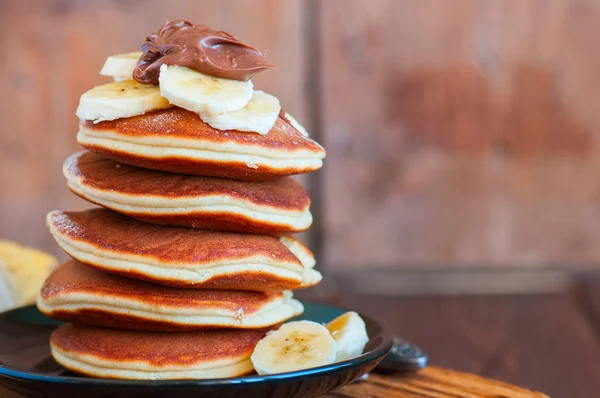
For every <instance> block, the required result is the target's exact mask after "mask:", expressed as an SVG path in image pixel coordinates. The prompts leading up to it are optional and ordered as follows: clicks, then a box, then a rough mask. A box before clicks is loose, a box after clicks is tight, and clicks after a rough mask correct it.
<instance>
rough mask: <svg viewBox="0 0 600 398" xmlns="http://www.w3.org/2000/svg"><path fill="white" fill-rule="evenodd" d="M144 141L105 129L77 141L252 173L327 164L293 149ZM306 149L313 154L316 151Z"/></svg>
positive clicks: (304, 169) (91, 146) (293, 171)
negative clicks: (250, 150)
mask: <svg viewBox="0 0 600 398" xmlns="http://www.w3.org/2000/svg"><path fill="white" fill-rule="evenodd" d="M127 138H129V137H127ZM141 141H142V140H135V139H133V140H125V139H123V137H121V136H119V135H118V134H115V133H111V132H102V133H101V134H100V136H99V135H98V134H97V133H95V132H90V131H89V130H87V131H86V130H79V132H78V133H77V142H79V144H80V145H81V146H83V147H84V148H86V149H89V150H91V151H92V152H94V148H102V149H104V151H105V152H110V153H113V154H115V153H116V154H119V153H123V154H128V155H131V156H134V157H138V158H143V159H146V160H150V161H152V162H160V161H161V160H163V161H164V160H165V159H180V160H184V161H188V162H191V163H195V164H196V163H197V164H202V163H218V164H219V166H220V167H222V168H224V167H227V166H236V167H239V166H240V165H243V166H245V167H244V169H246V171H247V172H248V173H253V174H254V173H257V174H261V173H265V174H274V175H288V174H299V173H308V172H311V171H315V170H318V169H320V168H321V167H322V166H323V161H322V157H318V156H304V157H303V156H301V153H302V152H300V151H297V152H300V153H297V152H292V153H291V155H290V156H289V157H268V156H265V152H263V151H262V149H261V151H256V152H257V153H256V154H246V153H236V152H230V151H223V150H219V148H216V149H213V150H207V149H199V148H194V149H190V148H184V147H176V146H172V145H169V144H172V142H173V141H176V140H163V141H164V142H162V144H163V145H164V146H161V143H160V142H159V143H158V144H145V143H143V142H141ZM187 141H190V140H187ZM192 142H193V141H192ZM271 152H273V151H271ZM306 152H308V154H313V152H309V151H306ZM275 153H277V152H275ZM114 157H116V156H113V158H114ZM124 163H128V162H124ZM262 169H265V170H262ZM165 170H166V169H165Z"/></svg>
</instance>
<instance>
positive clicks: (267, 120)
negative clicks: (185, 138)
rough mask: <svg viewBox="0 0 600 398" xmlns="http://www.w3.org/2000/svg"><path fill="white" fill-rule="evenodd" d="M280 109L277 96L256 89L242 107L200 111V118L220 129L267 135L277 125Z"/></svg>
mask: <svg viewBox="0 0 600 398" xmlns="http://www.w3.org/2000/svg"><path fill="white" fill-rule="evenodd" d="M280 109H281V106H280V105H279V100H278V99H277V98H276V97H274V96H272V95H270V94H267V93H265V92H264V91H260V90H254V94H253V95H252V98H251V99H250V102H248V104H247V105H246V106H245V107H243V108H242V109H238V110H237V111H233V112H225V113H210V112H200V119H202V120H203V121H204V122H205V123H208V124H209V125H211V126H212V127H214V128H216V129H219V130H240V131H252V132H255V133H259V134H262V135H265V134H267V133H268V132H269V131H270V130H271V129H272V128H273V126H274V125H275V122H276V121H277V118H278V117H279V110H280Z"/></svg>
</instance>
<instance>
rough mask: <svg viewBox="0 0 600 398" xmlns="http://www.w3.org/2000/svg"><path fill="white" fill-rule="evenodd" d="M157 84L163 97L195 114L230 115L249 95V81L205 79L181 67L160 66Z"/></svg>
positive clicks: (193, 71) (243, 103)
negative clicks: (226, 113)
mask: <svg viewBox="0 0 600 398" xmlns="http://www.w3.org/2000/svg"><path fill="white" fill-rule="evenodd" d="M158 81H159V86H160V93H161V95H162V96H163V97H165V98H166V99H168V100H169V101H170V102H171V103H172V104H173V105H177V106H179V107H181V108H184V109H187V110H189V111H192V112H196V113H201V112H208V113H215V114H216V113H225V112H233V111H236V110H238V109H242V108H243V107H245V106H246V105H247V104H248V102H250V99H251V98H252V94H253V85H252V82H251V81H247V82H244V81H238V80H231V79H223V78H220V77H214V76H209V75H205V74H204V73H200V72H197V71H195V70H192V69H189V68H185V67H183V66H168V65H162V66H161V67H160V75H159V78H158Z"/></svg>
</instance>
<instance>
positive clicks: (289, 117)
mask: <svg viewBox="0 0 600 398" xmlns="http://www.w3.org/2000/svg"><path fill="white" fill-rule="evenodd" d="M285 118H286V119H287V120H289V121H290V124H291V125H292V127H293V128H295V129H296V130H298V131H299V132H300V134H302V135H303V136H305V137H308V131H306V129H305V128H304V126H303V125H301V124H300V123H299V122H298V121H297V120H296V118H295V117H293V116H292V115H290V114H289V113H287V112H286V113H285Z"/></svg>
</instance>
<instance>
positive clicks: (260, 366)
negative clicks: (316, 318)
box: [250, 321, 335, 375]
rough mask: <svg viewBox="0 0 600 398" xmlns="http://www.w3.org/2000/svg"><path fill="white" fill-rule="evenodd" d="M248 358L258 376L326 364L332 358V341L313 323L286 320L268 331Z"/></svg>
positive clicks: (333, 353)
mask: <svg viewBox="0 0 600 398" xmlns="http://www.w3.org/2000/svg"><path fill="white" fill-rule="evenodd" d="M250 360H251V361H252V364H253V365H254V369H255V370H256V372H257V373H258V374H259V375H266V374H273V373H284V372H292V371H294V370H300V369H308V368H314V367H317V366H323V365H328V364H330V363H333V361H335V341H334V340H333V338H332V337H331V335H330V334H329V332H328V331H327V329H326V328H325V327H323V326H322V325H319V324H318V323H316V322H311V321H296V322H289V323H286V324H284V325H282V326H281V327H280V328H279V330H276V331H272V332H269V333H267V335H266V336H265V337H264V338H263V339H262V340H261V341H259V342H258V344H257V345H256V348H254V352H253V353H252V356H251V357H250Z"/></svg>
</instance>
